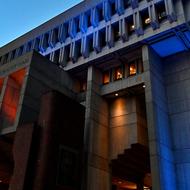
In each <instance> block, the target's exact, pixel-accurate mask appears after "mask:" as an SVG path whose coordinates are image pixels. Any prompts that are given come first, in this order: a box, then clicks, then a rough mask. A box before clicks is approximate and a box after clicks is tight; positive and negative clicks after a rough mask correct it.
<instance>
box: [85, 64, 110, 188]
mask: <svg viewBox="0 0 190 190" xmlns="http://www.w3.org/2000/svg"><path fill="white" fill-rule="evenodd" d="M101 80H102V77H101V73H100V72H99V71H98V70H97V69H95V68H94V67H93V66H90V67H89V68H88V79H87V93H86V113H85V134H84V144H85V155H86V162H85V163H84V164H86V171H85V177H84V178H85V179H84V184H83V188H82V189H86V190H97V189H98V190H110V188H111V187H110V171H109V159H108V152H109V151H108V148H109V147H108V144H109V135H108V134H109V133H108V105H107V102H106V101H105V100H104V98H103V97H101V96H100V84H101Z"/></svg>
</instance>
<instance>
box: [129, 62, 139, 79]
mask: <svg viewBox="0 0 190 190" xmlns="http://www.w3.org/2000/svg"><path fill="white" fill-rule="evenodd" d="M136 73H137V68H136V64H135V63H131V64H130V66H129V75H130V76H131V75H136Z"/></svg>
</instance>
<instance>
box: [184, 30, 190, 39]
mask: <svg viewBox="0 0 190 190" xmlns="http://www.w3.org/2000/svg"><path fill="white" fill-rule="evenodd" d="M184 33H185V36H186V37H187V39H188V40H189V41H190V32H188V31H187V32H184Z"/></svg>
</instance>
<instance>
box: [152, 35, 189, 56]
mask: <svg viewBox="0 0 190 190" xmlns="http://www.w3.org/2000/svg"><path fill="white" fill-rule="evenodd" d="M151 47H152V48H153V49H154V50H155V51H156V52H157V53H158V55H160V56H161V57H166V56H169V55H172V54H175V53H178V52H182V51H185V50H186V47H185V45H184V44H183V42H182V41H181V40H179V39H178V38H177V37H176V36H173V37H170V38H167V39H164V40H162V41H159V42H156V43H154V44H152V45H151Z"/></svg>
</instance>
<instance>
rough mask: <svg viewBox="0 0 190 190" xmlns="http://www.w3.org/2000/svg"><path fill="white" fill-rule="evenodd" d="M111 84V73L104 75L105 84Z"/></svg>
mask: <svg viewBox="0 0 190 190" xmlns="http://www.w3.org/2000/svg"><path fill="white" fill-rule="evenodd" d="M109 82H110V75H109V71H106V72H104V73H103V84H108V83H109Z"/></svg>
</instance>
